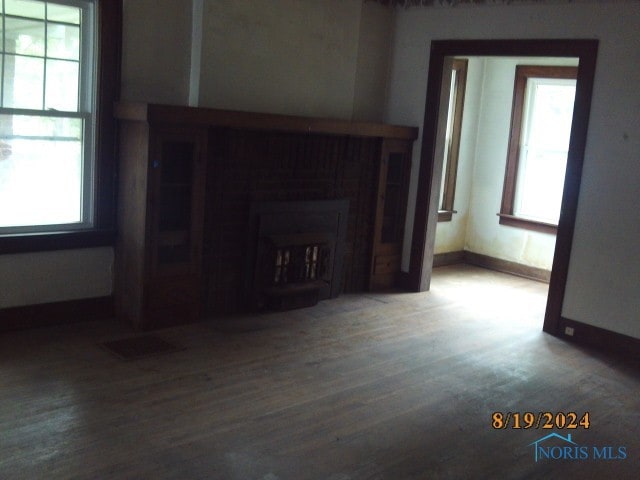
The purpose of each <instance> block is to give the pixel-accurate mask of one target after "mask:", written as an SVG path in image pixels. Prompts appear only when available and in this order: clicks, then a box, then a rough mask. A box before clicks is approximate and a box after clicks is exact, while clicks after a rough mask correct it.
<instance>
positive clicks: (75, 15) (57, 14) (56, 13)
mask: <svg viewBox="0 0 640 480" xmlns="http://www.w3.org/2000/svg"><path fill="white" fill-rule="evenodd" d="M47 20H50V21H54V22H64V23H73V24H74V25H79V24H80V9H79V8H75V7H67V6H64V5H56V4H53V3H49V4H47Z"/></svg>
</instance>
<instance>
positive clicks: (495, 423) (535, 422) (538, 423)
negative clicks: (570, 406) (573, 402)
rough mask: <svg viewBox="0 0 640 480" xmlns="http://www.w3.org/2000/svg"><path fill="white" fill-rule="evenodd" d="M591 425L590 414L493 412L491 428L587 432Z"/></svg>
mask: <svg viewBox="0 0 640 480" xmlns="http://www.w3.org/2000/svg"><path fill="white" fill-rule="evenodd" d="M590 425H591V419H590V415H589V412H585V413H583V414H582V415H578V414H577V413H576V412H566V413H565V412H538V413H534V412H493V413H492V414H491V427H492V428H494V429H496V430H503V429H506V428H512V429H515V430H519V429H530V428H533V429H543V430H549V429H552V428H557V429H567V430H572V429H577V428H584V429H585V430H586V429H588V428H589V426H590Z"/></svg>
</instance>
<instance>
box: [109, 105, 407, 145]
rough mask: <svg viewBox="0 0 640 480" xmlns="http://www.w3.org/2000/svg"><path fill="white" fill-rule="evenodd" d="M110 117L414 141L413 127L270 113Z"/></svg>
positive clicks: (132, 108) (193, 110)
mask: <svg viewBox="0 0 640 480" xmlns="http://www.w3.org/2000/svg"><path fill="white" fill-rule="evenodd" d="M114 114H115V116H116V118H118V119H120V120H134V121H144V122H149V123H172V124H175V123H179V124H185V125H207V126H212V127H229V128H238V129H243V130H269V131H281V132H290V133H319V134H330V135H350V136H359V137H380V138H397V139H402V140H415V139H416V138H418V128H417V127H405V126H399V125H386V124H382V123H364V122H350V121H346V120H330V119H322V118H310V117H298V116H290V115H275V114H270V113H257V112H238V111H233V110H219V109H215V108H201V107H182V106H175V105H156V104H148V103H127V102H119V103H117V104H116V105H115V112H114Z"/></svg>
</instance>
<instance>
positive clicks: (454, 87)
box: [438, 59, 468, 222]
mask: <svg viewBox="0 0 640 480" xmlns="http://www.w3.org/2000/svg"><path fill="white" fill-rule="evenodd" d="M467 64H468V61H467V60H463V59H454V60H453V63H452V65H451V85H450V89H449V110H448V112H447V128H446V133H445V145H444V165H443V167H442V183H441V184H440V201H439V203H438V206H439V208H438V221H439V222H448V221H451V218H452V216H453V214H454V213H456V211H455V210H454V209H453V202H454V197H455V193H456V177H457V175H458V153H459V150H460V132H461V130H462V111H463V109H464V92H465V89H466V85H467Z"/></svg>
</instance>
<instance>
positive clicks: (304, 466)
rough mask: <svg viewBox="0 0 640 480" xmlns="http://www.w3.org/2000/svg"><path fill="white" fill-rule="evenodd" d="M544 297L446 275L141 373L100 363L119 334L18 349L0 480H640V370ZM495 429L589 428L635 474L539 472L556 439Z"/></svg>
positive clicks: (3, 362) (499, 280) (44, 334)
mask: <svg viewBox="0 0 640 480" xmlns="http://www.w3.org/2000/svg"><path fill="white" fill-rule="evenodd" d="M546 288H547V285H545V284H542V283H537V282H534V281H530V280H525V279H522V278H517V277H512V276H508V275H505V274H501V273H496V272H491V271H488V270H482V269H479V268H476V267H471V266H467V265H462V266H455V267H443V268H440V269H436V270H435V272H434V280H433V287H432V291H431V292H427V293H421V294H407V293H401V294H366V295H342V296H341V297H339V298H338V299H335V300H329V301H324V302H321V303H320V304H319V305H317V306H316V307H313V308H308V309H302V310H296V311H291V312H287V313H278V314H270V315H262V316H256V317H241V318H234V319H224V320H223V319H216V320H210V321H205V322H201V323H197V324H191V325H186V326H183V327H178V328H170V329H165V330H160V331H158V332H157V333H158V335H159V336H160V337H162V338H164V339H165V340H168V341H171V342H174V343H177V344H179V345H180V346H182V347H184V349H182V350H180V351H178V352H174V353H170V354H165V355H160V356H155V357H149V358H144V359H139V360H135V361H123V360H121V359H119V358H117V357H115V356H114V355H112V354H110V353H109V352H107V351H106V350H104V349H102V348H101V347H100V346H99V345H98V344H99V343H100V342H103V341H107V340H114V339H119V338H124V337H127V336H132V335H133V333H132V332H131V331H129V330H128V328H127V327H124V326H122V325H119V324H118V323H116V322H95V323H86V324H75V325H67V326H62V327H55V328H46V329H39V330H31V331H22V332H14V333H8V334H2V337H0V387H1V389H0V478H2V479H38V478H87V479H96V478H100V479H111V478H114V479H116V478H117V479H121V478H131V479H134V478H135V479H147V478H149V479H165V478H168V479H191V478H198V479H200V478H201V479H205V478H206V479H230V480H232V479H260V480H279V479H295V480H299V479H329V480H349V479H441V478H442V479H466V478H469V479H476V478H500V479H506V478H545V479H549V478H580V479H591V478H616V479H618V480H619V479H625V478H634V479H635V478H638V471H639V467H640V460H639V459H640V401H639V400H638V399H639V397H640V395H639V394H640V368H639V364H638V363H635V364H634V363H631V362H629V361H624V362H623V361H620V360H616V359H612V358H610V357H606V356H603V355H601V354H598V353H594V352H589V351H586V350H584V349H582V348H579V347H576V346H574V345H571V344H567V343H565V342H563V341H562V340H559V339H556V338H554V337H551V336H549V335H547V334H544V333H542V331H541V328H542V317H543V312H544V304H545V300H546ZM494 411H503V412H525V411H532V412H535V413H538V412H543V411H551V412H570V411H573V412H577V413H578V414H579V415H581V414H582V413H584V412H587V411H588V412H590V420H591V425H590V428H589V429H588V430H585V429H583V428H582V427H579V428H577V429H575V430H558V429H554V430H552V431H553V432H556V433H558V434H559V435H562V436H566V434H567V433H570V434H571V435H572V440H571V441H572V442H575V443H576V444H578V445H580V446H584V447H585V448H587V449H588V452H589V455H590V456H592V448H593V446H596V447H598V448H599V450H598V452H602V451H603V450H601V447H605V446H612V447H614V449H613V450H612V452H614V453H617V452H618V447H620V446H622V447H625V448H626V450H625V452H626V455H627V458H626V459H624V460H622V459H617V460H613V459H609V460H604V459H602V458H600V459H593V458H589V459H574V460H571V459H567V460H553V459H546V458H542V459H538V461H537V462H536V461H535V458H534V447H533V446H532V445H530V444H531V443H532V442H535V441H537V440H538V439H540V438H542V437H544V436H545V435H547V434H549V433H550V432H551V431H550V430H535V429H529V430H524V429H521V430H515V429H511V428H509V429H504V430H494V429H493V428H492V426H491V415H492V412H494ZM548 442H549V444H550V445H554V446H557V447H558V449H556V450H554V451H555V452H556V453H558V452H563V450H562V449H561V448H560V447H564V446H565V445H571V444H567V443H566V442H564V441H562V440H560V439H558V438H555V439H550V440H548ZM570 450H571V449H570ZM569 453H571V451H570V452H569Z"/></svg>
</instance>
